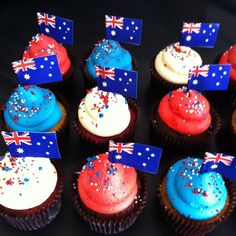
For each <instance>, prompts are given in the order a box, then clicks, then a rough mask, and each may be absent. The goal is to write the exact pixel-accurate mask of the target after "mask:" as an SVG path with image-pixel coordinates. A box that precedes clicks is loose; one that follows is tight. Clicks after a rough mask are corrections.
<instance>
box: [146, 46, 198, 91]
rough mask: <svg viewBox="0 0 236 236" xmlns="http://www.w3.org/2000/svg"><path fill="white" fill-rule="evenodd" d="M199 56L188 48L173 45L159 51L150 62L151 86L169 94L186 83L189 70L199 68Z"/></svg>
mask: <svg viewBox="0 0 236 236" xmlns="http://www.w3.org/2000/svg"><path fill="white" fill-rule="evenodd" d="M201 65H202V59H201V56H200V55H199V54H198V53H197V52H196V51H194V50H193V49H191V48H190V47H185V46H180V45H179V43H178V42H177V43H173V44H170V45H168V46H167V47H166V48H164V49H163V50H161V51H160V52H159V53H158V54H157V55H156V56H155V57H154V58H153V60H152V62H151V67H150V70H151V77H152V85H155V89H156V88H157V87H158V88H159V89H165V92H169V91H171V90H173V89H176V88H179V87H181V86H183V85H186V84H187V83H188V74H189V70H190V69H191V68H192V67H193V66H201Z"/></svg>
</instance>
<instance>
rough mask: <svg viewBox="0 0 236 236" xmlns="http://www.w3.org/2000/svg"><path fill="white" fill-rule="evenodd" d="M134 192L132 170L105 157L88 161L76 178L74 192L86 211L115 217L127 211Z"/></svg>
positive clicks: (135, 178) (106, 155)
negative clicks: (76, 187)
mask: <svg viewBox="0 0 236 236" xmlns="http://www.w3.org/2000/svg"><path fill="white" fill-rule="evenodd" d="M137 192H138V186H137V173H136V170H135V169H134V168H131V167H126V166H124V165H122V164H114V163H111V162H110V161H109V160H108V154H100V155H98V156H95V157H91V158H88V163H87V164H86V165H85V166H84V167H83V170H82V172H81V174H80V175H79V178H78V193H79V196H80V198H81V200H82V202H83V203H84V204H85V206H86V207H88V208H89V209H91V210H93V211H95V212H98V213H102V214H115V213H118V212H121V211H123V210H125V209H127V208H128V207H129V206H130V205H131V204H132V203H133V202H134V200H135V197H136V195H137Z"/></svg>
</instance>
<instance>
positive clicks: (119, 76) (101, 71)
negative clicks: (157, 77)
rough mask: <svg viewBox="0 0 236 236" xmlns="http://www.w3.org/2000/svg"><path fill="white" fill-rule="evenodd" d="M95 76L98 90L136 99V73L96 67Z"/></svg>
mask: <svg viewBox="0 0 236 236" xmlns="http://www.w3.org/2000/svg"><path fill="white" fill-rule="evenodd" d="M96 76H97V84H98V88H99V89H100V90H103V91H107V92H113V93H119V94H122V95H124V96H128V97H132V98H137V80H138V73H137V72H136V71H131V70H123V69H118V68H113V67H100V66H96Z"/></svg>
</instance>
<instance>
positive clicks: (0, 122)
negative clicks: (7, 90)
mask: <svg viewBox="0 0 236 236" xmlns="http://www.w3.org/2000/svg"><path fill="white" fill-rule="evenodd" d="M54 95H55V96H56V99H57V101H59V102H60V103H61V104H62V106H63V107H64V108H65V111H66V114H65V120H64V122H63V123H62V124H61V126H60V127H57V131H56V133H57V140H58V142H59V143H63V142H65V141H66V137H67V133H68V130H67V128H68V123H69V112H70V109H69V104H68V102H67V100H66V99H65V97H64V96H63V95H61V94H60V93H59V92H55V93H54ZM3 110H4V109H2V110H0V128H1V129H2V130H4V131H6V132H12V131H11V130H10V129H9V127H8V126H7V125H6V122H5V120H4V116H3ZM26 131H27V130H26Z"/></svg>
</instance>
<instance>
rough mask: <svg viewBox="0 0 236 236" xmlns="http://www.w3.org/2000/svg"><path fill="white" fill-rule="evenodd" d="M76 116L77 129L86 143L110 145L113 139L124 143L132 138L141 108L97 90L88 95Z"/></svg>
mask: <svg viewBox="0 0 236 236" xmlns="http://www.w3.org/2000/svg"><path fill="white" fill-rule="evenodd" d="M75 116H76V117H75V121H74V125H75V129H76V130H77V131H78V133H79V134H80V135H81V137H82V138H83V139H84V140H86V141H88V142H90V143H92V144H98V145H107V144H108V142H109V140H110V139H113V140H119V141H125V140H128V139H130V138H132V136H133V132H134V128H135V124H136V122H137V118H138V108H137V105H136V104H135V102H133V101H131V100H129V101H128V100H127V99H126V98H125V97H123V96H122V95H120V94H115V93H111V92H105V91H102V90H99V89H98V87H94V88H92V89H91V90H88V91H87V94H86V96H85V97H84V99H82V101H81V103H80V104H79V108H78V109H77V110H76V114H75Z"/></svg>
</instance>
